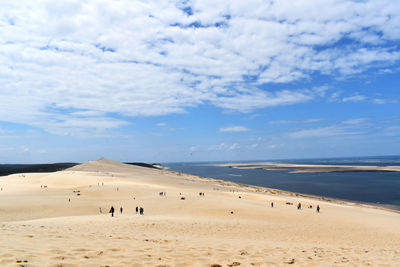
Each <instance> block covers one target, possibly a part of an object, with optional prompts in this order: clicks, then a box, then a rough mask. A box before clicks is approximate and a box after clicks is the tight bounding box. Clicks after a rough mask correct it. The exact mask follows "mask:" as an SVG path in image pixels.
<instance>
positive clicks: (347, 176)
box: [163, 156, 400, 209]
mask: <svg viewBox="0 0 400 267" xmlns="http://www.w3.org/2000/svg"><path fill="white" fill-rule="evenodd" d="M241 162H244V163H246V162H275V163H292V164H317V165H318V164H323V165H356V166H360V165H364V166H366V165H368V166H399V165H400V156H386V157H361V158H330V159H301V160H300V159H288V160H260V161H241ZM220 163H234V162H232V161H230V162H192V163H164V164H163V165H164V166H166V167H168V168H169V169H170V170H171V171H176V172H183V173H189V174H193V175H198V176H203V177H210V178H215V179H221V180H226V181H232V182H237V183H241V184H248V185H256V186H263V187H269V188H275V189H281V190H285V191H291V192H298V193H303V194H311V195H318V196H324V197H329V198H336V199H343V200H350V201H356V202H364V203H373V204H383V205H391V206H394V208H396V209H400V172H345V173H339V172H337V173H334V172H333V173H290V172H289V171H275V170H274V171H268V170H257V169H252V170H240V169H233V168H229V167H217V166H211V164H220Z"/></svg>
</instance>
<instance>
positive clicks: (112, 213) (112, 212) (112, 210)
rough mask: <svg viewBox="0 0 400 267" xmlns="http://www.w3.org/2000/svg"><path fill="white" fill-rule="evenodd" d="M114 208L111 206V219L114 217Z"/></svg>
mask: <svg viewBox="0 0 400 267" xmlns="http://www.w3.org/2000/svg"><path fill="white" fill-rule="evenodd" d="M114 211H115V210H114V207H113V206H111V209H110V213H111V217H114Z"/></svg>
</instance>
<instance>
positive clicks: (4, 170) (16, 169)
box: [0, 162, 161, 176]
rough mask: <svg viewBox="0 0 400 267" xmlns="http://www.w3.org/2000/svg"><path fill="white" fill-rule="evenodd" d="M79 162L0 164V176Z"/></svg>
mask: <svg viewBox="0 0 400 267" xmlns="http://www.w3.org/2000/svg"><path fill="white" fill-rule="evenodd" d="M79 164H80V163H74V162H62V163H51V164H0V176H5V175H10V174H14V173H30V172H57V171H62V170H65V169H68V168H71V167H74V166H76V165H79ZM125 164H130V165H136V166H140V167H146V168H154V169H159V168H160V167H159V166H161V164H148V163H143V162H125Z"/></svg>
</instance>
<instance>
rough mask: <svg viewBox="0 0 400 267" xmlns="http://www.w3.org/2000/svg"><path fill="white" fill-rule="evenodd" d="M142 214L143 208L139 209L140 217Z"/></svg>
mask: <svg viewBox="0 0 400 267" xmlns="http://www.w3.org/2000/svg"><path fill="white" fill-rule="evenodd" d="M143 212H144V210H143V208H142V207H140V215H143Z"/></svg>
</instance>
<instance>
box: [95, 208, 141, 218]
mask: <svg viewBox="0 0 400 267" xmlns="http://www.w3.org/2000/svg"><path fill="white" fill-rule="evenodd" d="M136 208H137V207H136ZM123 210H124V209H123V208H122V207H120V208H119V212H120V213H121V214H122V212H123ZM99 211H100V213H103V211H102V209H101V208H99ZM114 212H115V209H114V206H111V209H110V211H109V213H111V217H114Z"/></svg>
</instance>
